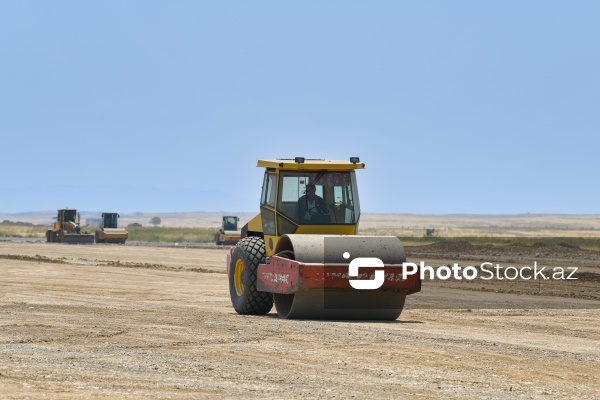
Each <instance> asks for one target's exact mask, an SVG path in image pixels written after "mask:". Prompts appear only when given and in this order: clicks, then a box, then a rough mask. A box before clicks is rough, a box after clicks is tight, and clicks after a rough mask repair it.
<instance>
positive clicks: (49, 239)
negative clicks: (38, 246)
mask: <svg viewBox="0 0 600 400" xmlns="http://www.w3.org/2000/svg"><path fill="white" fill-rule="evenodd" d="M53 238H54V232H52V230H51V229H48V230H47V231H46V242H48V243H52V242H54V240H52V239H53Z"/></svg>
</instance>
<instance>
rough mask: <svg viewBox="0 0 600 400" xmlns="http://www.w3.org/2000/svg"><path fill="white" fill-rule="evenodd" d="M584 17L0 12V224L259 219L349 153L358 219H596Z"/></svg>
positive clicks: (593, 80)
mask: <svg viewBox="0 0 600 400" xmlns="http://www.w3.org/2000/svg"><path fill="white" fill-rule="evenodd" d="M599 15H600V3H598V2H594V1H571V2H564V1H563V2H558V1H527V2H522V1H487V2H481V1H452V2H448V1H378V2H366V1H327V2H322V1H304V2H294V3H293V2H279V1H252V2H241V1H239V2H233V1H219V2H215V1H169V2H167V1H112V2H111V1H85V2H80V1H52V2H44V1H0V51H1V60H2V62H0V151H1V153H0V165H1V167H2V174H1V176H0V212H4V213H13V212H26V211H42V210H53V209H57V208H62V207H66V206H68V207H73V208H78V209H80V210H88V211H103V210H114V211H119V212H133V211H144V212H180V211H232V212H233V211H258V199H259V195H260V193H259V192H260V186H261V183H262V182H261V180H262V171H261V170H260V169H259V168H257V167H256V160H257V159H259V158H290V157H294V156H304V157H308V158H332V159H347V158H348V157H350V156H360V157H361V160H362V161H364V162H365V163H366V166H367V168H366V169H365V170H364V171H359V172H358V175H359V176H358V180H359V189H360V196H361V205H362V209H363V212H398V213H495V214H505V213H506V214H509V213H521V212H535V213H573V214H585V213H598V212H599V211H598V206H599V204H600V185H598V183H597V181H598V178H597V174H598V171H599V170H600V168H599V167H600V161H599V157H598V149H599V146H598V145H599V142H600V139H598V137H599V133H600V42H599V41H598V38H600V24H598V16H599Z"/></svg>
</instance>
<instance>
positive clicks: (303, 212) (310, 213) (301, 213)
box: [295, 185, 330, 224]
mask: <svg viewBox="0 0 600 400" xmlns="http://www.w3.org/2000/svg"><path fill="white" fill-rule="evenodd" d="M316 191H317V189H316V187H315V186H314V185H308V186H306V191H305V195H304V196H302V197H300V198H299V199H298V203H296V212H295V219H296V221H297V222H298V223H301V224H311V223H323V222H325V223H327V222H330V219H329V210H328V209H327V204H325V200H323V199H322V198H321V197H319V196H317V195H316Z"/></svg>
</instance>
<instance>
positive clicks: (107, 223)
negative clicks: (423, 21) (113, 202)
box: [104, 214, 118, 228]
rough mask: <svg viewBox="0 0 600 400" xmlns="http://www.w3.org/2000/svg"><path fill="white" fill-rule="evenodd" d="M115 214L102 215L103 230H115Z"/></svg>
mask: <svg viewBox="0 0 600 400" xmlns="http://www.w3.org/2000/svg"><path fill="white" fill-rule="evenodd" d="M117 217H118V216H117V214H104V227H105V228H116V227H117Z"/></svg>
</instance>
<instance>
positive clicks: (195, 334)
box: [0, 242, 600, 399]
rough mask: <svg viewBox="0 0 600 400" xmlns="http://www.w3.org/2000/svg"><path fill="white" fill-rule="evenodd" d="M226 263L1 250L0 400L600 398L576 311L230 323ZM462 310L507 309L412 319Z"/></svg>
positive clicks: (585, 322) (194, 251)
mask: <svg viewBox="0 0 600 400" xmlns="http://www.w3.org/2000/svg"><path fill="white" fill-rule="evenodd" d="M463 249H464V248H463ZM227 251H228V249H227V248H223V249H218V248H208V249H205V248H188V249H185V248H176V247H142V246H118V245H100V246H73V245H64V244H47V243H10V242H1V243H0V315H1V316H2V317H1V319H0V360H2V362H1V363H0V398H2V399H23V398H42V397H48V398H54V399H74V398H132V399H134V398H139V399H142V398H143V399H147V398H190V399H191V398H219V399H220V398H281V399H289V398H340V399H347V398H352V397H354V398H377V399H392V398H394V399H396V398H444V399H448V398H449V399H482V398H483V399H505V398H523V399H548V398H573V399H574V398H577V399H594V398H597V394H598V393H599V392H600V383H599V382H598V380H597V377H598V375H599V374H600V311H599V310H597V309H571V308H569V304H576V303H577V304H579V303H582V302H585V301H587V300H585V299H577V298H562V297H553V296H537V300H538V301H539V302H540V303H547V302H551V303H552V304H559V305H560V304H562V305H563V306H562V307H558V308H557V309H538V308H533V309H521V308H522V307H521V298H522V296H520V295H518V294H509V293H507V294H497V293H487V292H481V293H480V292H474V291H464V290H456V289H451V288H437V289H436V291H435V292H433V291H431V292H428V291H427V290H425V289H426V288H424V290H423V292H421V293H419V294H417V295H414V296H410V297H409V298H408V299H407V305H406V308H405V310H404V311H403V313H402V315H401V316H400V318H399V319H398V320H397V321H394V322H370V321H360V322H357V321H353V322H349V321H310V320H283V319H280V318H278V317H277V316H276V314H275V313H274V311H272V312H271V313H270V314H269V315H268V316H262V317H258V316H240V315H237V314H236V313H235V312H234V310H233V309H232V307H231V304H230V300H229V292H228V282H227V275H226V274H225V273H224V272H225V258H226V254H227ZM461 251H462V250H461ZM408 252H409V253H410V252H411V250H410V249H408ZM459 254H460V253H459ZM413 256H416V257H420V256H421V255H416V253H412V254H411V257H413ZM514 257H516V256H514ZM528 257H529V256H525V258H526V259H525V260H521V261H525V262H527V261H528ZM445 259H446V258H445V257H443V258H438V259H436V260H433V261H437V262H439V263H441V262H445ZM517 261H519V260H517ZM206 271H210V272H211V273H207V272H206ZM470 296H475V297H477V298H480V299H482V301H485V300H486V298H489V297H490V296H493V298H494V299H499V298H501V299H502V301H503V302H504V304H506V307H505V308H503V309H466V308H465V309H427V308H419V304H426V303H427V302H430V301H437V302H439V301H446V302H457V303H459V302H461V301H463V299H464V298H467V297H470ZM557 301H558V303H556V302H557Z"/></svg>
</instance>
